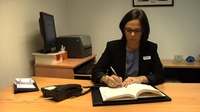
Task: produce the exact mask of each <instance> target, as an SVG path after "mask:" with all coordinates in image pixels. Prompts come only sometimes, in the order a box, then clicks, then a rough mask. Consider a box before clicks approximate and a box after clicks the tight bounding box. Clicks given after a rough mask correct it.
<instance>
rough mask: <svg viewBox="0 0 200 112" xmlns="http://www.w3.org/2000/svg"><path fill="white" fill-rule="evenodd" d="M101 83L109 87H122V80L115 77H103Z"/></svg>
mask: <svg viewBox="0 0 200 112" xmlns="http://www.w3.org/2000/svg"><path fill="white" fill-rule="evenodd" d="M101 82H103V83H105V84H107V85H108V86H109V87H119V86H122V78H121V77H118V76H116V75H111V76H108V75H106V76H103V77H102V78H101Z"/></svg>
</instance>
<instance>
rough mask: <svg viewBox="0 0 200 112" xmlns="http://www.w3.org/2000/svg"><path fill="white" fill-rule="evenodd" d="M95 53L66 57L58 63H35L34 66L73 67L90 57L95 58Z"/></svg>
mask: <svg viewBox="0 0 200 112" xmlns="http://www.w3.org/2000/svg"><path fill="white" fill-rule="evenodd" d="M95 57H96V54H92V55H90V56H87V57H85V58H67V59H66V60H63V61H61V62H58V63H54V64H35V66H37V67H38V66H40V67H59V68H75V67H77V66H79V65H81V64H83V63H85V62H87V61H89V60H91V59H95Z"/></svg>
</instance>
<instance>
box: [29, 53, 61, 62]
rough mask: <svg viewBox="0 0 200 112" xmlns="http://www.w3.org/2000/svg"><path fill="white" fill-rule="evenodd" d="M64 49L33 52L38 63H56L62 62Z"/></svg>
mask: <svg viewBox="0 0 200 112" xmlns="http://www.w3.org/2000/svg"><path fill="white" fill-rule="evenodd" d="M63 53H64V51H60V52H58V53H47V54H43V53H32V55H34V56H35V63H36V64H54V63H58V62H61V61H62V60H63V58H62V54H63Z"/></svg>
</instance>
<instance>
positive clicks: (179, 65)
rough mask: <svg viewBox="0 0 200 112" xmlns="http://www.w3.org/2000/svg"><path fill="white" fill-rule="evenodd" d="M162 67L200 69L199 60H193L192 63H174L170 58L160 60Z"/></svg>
mask: <svg viewBox="0 0 200 112" xmlns="http://www.w3.org/2000/svg"><path fill="white" fill-rule="evenodd" d="M161 62H162V64H163V66H164V68H193V69H200V61H195V62H193V63H188V62H184V63H174V62H173V61H172V60H161Z"/></svg>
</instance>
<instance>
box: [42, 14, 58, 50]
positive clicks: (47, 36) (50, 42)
mask: <svg viewBox="0 0 200 112" xmlns="http://www.w3.org/2000/svg"><path fill="white" fill-rule="evenodd" d="M39 25H40V33H41V36H42V37H43V41H44V49H43V51H42V52H44V53H51V52H57V51H56V30H55V23H54V16H53V15H51V14H48V13H45V12H40V18H39Z"/></svg>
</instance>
